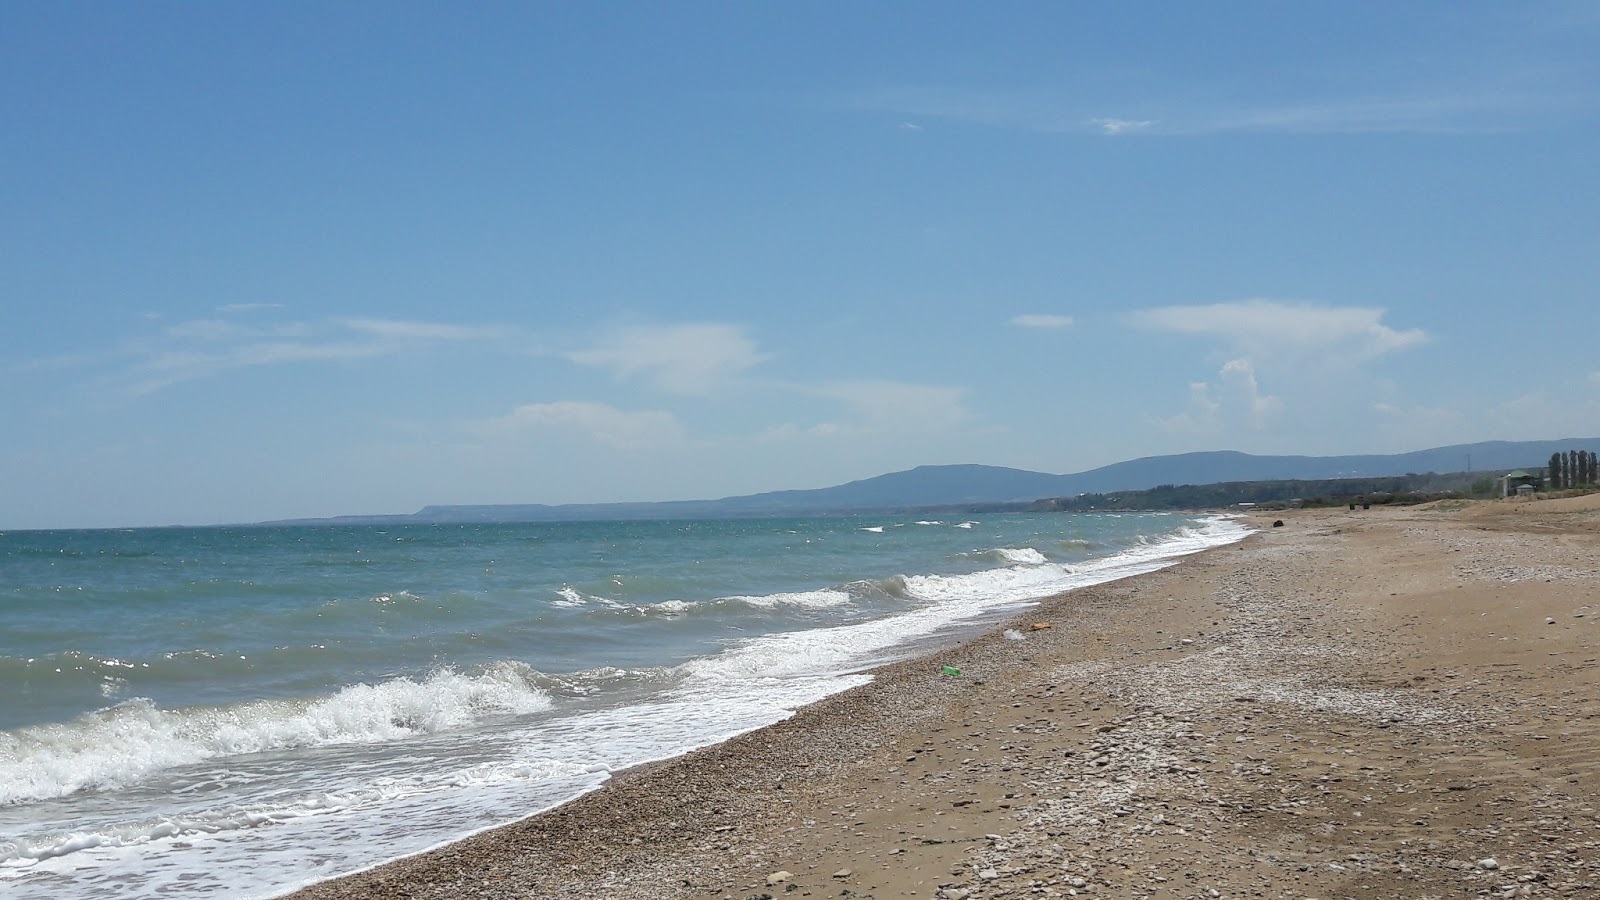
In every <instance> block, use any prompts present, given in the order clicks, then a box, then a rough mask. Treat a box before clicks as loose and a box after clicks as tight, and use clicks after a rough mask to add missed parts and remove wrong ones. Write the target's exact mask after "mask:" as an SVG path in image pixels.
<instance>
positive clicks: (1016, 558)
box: [962, 547, 1050, 566]
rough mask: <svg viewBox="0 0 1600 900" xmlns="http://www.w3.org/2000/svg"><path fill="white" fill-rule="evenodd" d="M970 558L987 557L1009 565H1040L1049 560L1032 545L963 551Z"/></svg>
mask: <svg viewBox="0 0 1600 900" xmlns="http://www.w3.org/2000/svg"><path fill="white" fill-rule="evenodd" d="M962 555H963V556H966V557H968V558H972V559H987V560H993V561H994V562H1001V563H1009V564H1011V565H1026V566H1042V565H1044V564H1045V563H1048V562H1049V561H1050V560H1049V559H1046V558H1045V555H1044V554H1043V553H1040V552H1039V551H1037V550H1035V549H1033V548H1032V547H995V548H993V549H991V550H974V551H972V552H971V553H963V554H962Z"/></svg>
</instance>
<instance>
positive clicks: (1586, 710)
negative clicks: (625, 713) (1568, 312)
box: [295, 497, 1600, 900]
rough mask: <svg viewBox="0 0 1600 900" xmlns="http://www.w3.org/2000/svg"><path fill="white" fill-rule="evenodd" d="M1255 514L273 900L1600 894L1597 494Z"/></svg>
mask: <svg viewBox="0 0 1600 900" xmlns="http://www.w3.org/2000/svg"><path fill="white" fill-rule="evenodd" d="M1273 515H1274V516H1276V517H1280V518H1282V519H1284V520H1285V526H1284V527H1282V528H1272V527H1270V526H1271V520H1270V519H1263V520H1262V521H1260V522H1257V523H1256V525H1257V527H1259V528H1260V529H1261V530H1260V531H1259V532H1258V533H1257V534H1256V535H1254V536H1252V537H1251V538H1249V539H1247V540H1246V541H1245V542H1243V543H1241V544H1236V545H1230V546H1227V547H1222V548H1218V549H1215V550H1211V551H1208V552H1205V553H1203V554H1199V555H1197V556H1195V557H1191V558H1188V559H1186V560H1184V561H1182V562H1181V563H1179V564H1177V565H1175V566H1173V567H1171V568H1168V569H1165V570H1162V571H1159V572H1155V573H1151V574H1147V575H1140V576H1137V577H1134V578H1130V579H1125V580H1123V581H1119V582H1113V583H1110V584H1105V585H1100V586H1097V587H1094V588H1088V589H1085V590H1082V591H1075V592H1072V593H1069V594H1064V595H1060V596H1057V597H1052V598H1048V599H1046V600H1045V601H1043V602H1042V603H1041V604H1040V605H1039V606H1037V607H1035V608H1033V609H1031V610H1029V611H1027V612H1026V613H1024V614H1023V615H1021V616H1018V617H1017V618H1015V619H1014V620H1013V621H1010V622H1007V623H1004V624H1003V625H1001V626H999V627H997V628H996V629H995V630H994V631H992V632H990V633H987V634H985V635H983V636H981V637H979V638H977V639H975V640H972V641H969V642H966V643H964V644H961V645H959V646H955V647H950V648H946V649H943V650H939V651H936V652H934V653H932V654H930V655H927V656H924V657H921V658H918V659H913V660H908V661H905V662H901V663H896V664H893V665H889V666H885V667H882V668H880V669H878V670H876V672H875V674H876V678H875V680H874V681H873V682H872V683H871V684H868V685H866V686H864V687H860V688H857V689H854V690H851V691H848V692H845V693H843V694H839V695H836V696H834V697H831V698H828V699H826V700H824V701H822V702H820V703H817V704H814V705H812V706H809V707H806V708H804V709H802V710H800V711H799V712H798V713H797V714H796V715H795V716H793V717H792V718H790V719H788V720H786V721H784V722H781V723H778V724H776V725H773V726H771V727H768V728H764V729H761V730H759V731H755V732H751V733H749V734H746V735H743V736H741V737H738V738H735V739H733V740H730V741H727V742H725V743H723V744H719V745H717V746H714V747H708V748H705V749H702V750H699V751H695V752H693V753H690V754H687V755H685V756H682V757H679V758H677V759H673V760H669V761H666V762H663V763H658V764H655V765H652V766H647V767H642V768H640V769H635V770H630V771H627V772H623V773H619V774H618V775H617V776H616V777H614V778H613V779H612V781H611V782H610V783H609V784H608V785H607V786H606V787H605V788H603V789H602V790H599V791H597V792H595V793H592V794H589V795H587V796H585V797H582V798H580V799H578V800H576V801H574V802H572V803H569V804H567V805H565V806H563V807H560V808H558V809H556V810H552V811H550V812H548V813H545V814H542V815H538V816H534V817H531V818H529V819H525V820H523V821H520V822H517V823H513V824H511V825H507V826H505V827H502V828H498V829H494V830H491V831H488V832H484V833H482V834H479V835H476V836H474V837H471V838H468V839H466V840H463V841H460V842H457V843H454V844H451V845H448V846H445V847H442V848H439V849H436V850H434V851H431V852H429V853H425V854H422V855H419V856H415V857H411V858H408V859H403V860H399V861H397V862H394V863H390V864H388V865H385V866H381V867H378V868H376V869H373V870H370V871H367V872H363V873H359V874H357V875H353V876H349V877H346V878H342V879H336V880H333V881H329V882H323V883H321V884H317V885H313V886H312V887H310V888H307V889H305V890H303V891H301V892H299V893H298V894H296V895H295V896H296V897H298V898H303V900H322V898H357V897H360V898H373V897H383V898H389V897H416V898H424V897H427V898H463V897H494V898H499V897H522V898H550V900H558V898H559V900H566V898H574V900H576V898H585V900H587V898H639V900H665V898H695V900H712V898H720V900H728V898H734V900H749V898H763V897H770V898H780V897H781V898H790V897H841V898H855V900H887V898H892V897H923V898H945V900H963V898H968V900H977V898H1036V897H1118V898H1124V897H1127V898H1131V897H1151V898H1155V897H1171V898H1190V897H1193V898H1215V897H1263V898H1296V900H1305V898H1322V900H1327V898H1342V897H1353V898H1367V897H1371V898H1379V897H1384V898H1387V897H1415V898H1422V897H1521V896H1544V897H1592V896H1600V812H1597V807H1600V802H1597V801H1600V728H1597V722H1600V679H1597V673H1600V498H1597V497H1587V498H1571V499H1565V500H1545V501H1497V502H1483V503H1475V504H1444V505H1437V504H1436V505H1430V506H1425V507H1414V508H1394V509H1387V508H1374V509H1371V510H1356V511H1348V510H1345V509H1342V508H1341V509H1338V510H1315V511H1312V510H1307V511H1291V512H1284V513H1274V514H1273ZM1037 626H1048V627H1037ZM945 666H953V667H955V668H956V669H959V670H960V674H959V675H954V676H953V675H947V674H944V673H943V672H944V667H945Z"/></svg>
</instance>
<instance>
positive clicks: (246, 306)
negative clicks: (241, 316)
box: [217, 303, 283, 313]
mask: <svg viewBox="0 0 1600 900" xmlns="http://www.w3.org/2000/svg"><path fill="white" fill-rule="evenodd" d="M264 309H283V304H282V303H228V304H225V305H223V306H219V307H217V312H220V313H242V312H256V311H258V310H264Z"/></svg>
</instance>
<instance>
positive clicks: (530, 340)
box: [0, 2, 1600, 528]
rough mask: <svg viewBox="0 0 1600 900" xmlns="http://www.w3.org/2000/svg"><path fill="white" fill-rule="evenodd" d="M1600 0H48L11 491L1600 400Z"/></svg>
mask: <svg viewBox="0 0 1600 900" xmlns="http://www.w3.org/2000/svg"><path fill="white" fill-rule="evenodd" d="M1597 113H1600V7H1597V6H1596V4H1594V3H1530V4H1506V3H1454V2H1452V3H1408V4H1395V3H1370V4H1359V3H1357V4H1351V3H1292V4H1288V3H1259V4H1252V3H1230V4H1205V5H1198V4H1138V3H1127V4H1096V5H1090V4H1065V3H1001V4H984V5H982V7H981V8H980V7H979V6H978V5H975V4H945V3H904V4H899V3H869V4H861V3H816V4H788V5H780V4H762V3H756V4H733V3H726V4H724V3H710V4H707V3H677V4H620V3H618V4H521V3H507V4H477V5H473V6H472V7H471V8H456V7H454V6H453V5H452V6H446V5H444V4H407V3H395V4H360V5H357V4H320V3H319V4H311V3H279V4H265V3H236V4H234V3H230V4H210V3H163V4H138V5H135V4H87V3H86V4H74V3H11V4H6V5H4V6H3V7H0V122H4V123H5V124H4V125H3V126H0V248H3V250H0V377H3V380H0V384H3V385H4V387H3V388H0V421H4V422H5V423H6V427H5V438H6V439H5V440H4V441H0V471H4V472H5V477H4V479H0V527H6V528H28V527H88V526H113V525H141V524H170V523H186V524H205V523H216V522H237V521H255V520H263V519H271V518H281V517H297V516H325V515H337V514H347V513H393V512H410V511H414V510H415V509H417V508H418V507H420V506H423V505H425V504H430V503H499V502H504V503H561V502H594V501H611V500H662V499H684V498H706V497H717V496H725V495H732V494H742V493H751V492H757V491H763V490H775V489H785V488H805V487H821V486H826V485H830V484H836V483H840V482H843V481H848V480H852V479H856V478H862V477H868V476H871V475H875V474H880V473H883V472H887V471H893V470H898V469H905V468H910V467H912V466H916V465H922V464H939V463H962V462H978V463H988V464H994V465H1005V466H1016V467H1021V468H1028V469H1035V470H1041V471H1049V472H1070V471H1079V470H1082V469H1087V468H1092V467H1095V466H1099V465H1103V464H1106V463H1111V462H1115V461H1118V460H1122V459H1127V458H1132V457H1138V456H1148V455H1155V454H1164V453H1174V452H1182V451H1189V450H1205V449H1239V450H1245V451H1249V452H1255V453H1306V454H1335V453H1357V452H1375V453H1383V452H1399V451H1406V450H1413V449H1421V448H1424V447H1429V446H1437V445H1442V444H1450V443H1458V442H1467V441H1476V440H1489V439H1544V438H1557V437H1569V436H1576V437H1587V436H1593V435H1600V352H1597V351H1596V349H1595V348H1596V345H1597V342H1596V337H1595V333H1596V326H1597V324H1600V313H1597V312H1596V307H1597V303H1600V297H1597V292H1596V286H1597V285H1600V204H1597V203H1596V198H1600V166H1597V165H1596V162H1595V161H1596V160H1600V140H1597V137H1600V132H1597V125H1600V117H1597Z"/></svg>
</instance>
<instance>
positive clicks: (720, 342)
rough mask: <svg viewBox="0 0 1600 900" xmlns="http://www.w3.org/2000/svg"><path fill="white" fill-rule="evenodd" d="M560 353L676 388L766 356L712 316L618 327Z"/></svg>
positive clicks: (689, 388) (708, 384)
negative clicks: (684, 321)
mask: <svg viewBox="0 0 1600 900" xmlns="http://www.w3.org/2000/svg"><path fill="white" fill-rule="evenodd" d="M565 356H566V358H567V359H569V360H571V361H572V362H575V363H578V364H579V365H584V366H592V367H594V368H600V369H609V370H610V371H611V372H612V373H613V374H615V375H616V377H618V378H624V379H626V378H634V377H640V378H645V379H648V380H650V381H651V382H653V383H654V384H655V385H656V386H657V387H659V388H661V389H662V390H665V391H670V392H672V393H677V394H703V393H706V392H708V391H711V390H712V389H714V388H716V387H718V386H720V385H722V384H725V383H727V382H728V381H729V380H730V379H732V378H734V377H735V376H738V375H740V374H742V373H744V372H745V371H747V370H749V369H750V368H752V367H754V366H756V365H758V364H759V363H762V362H764V361H766V360H767V359H769V358H770V357H769V356H768V355H767V354H764V353H761V352H759V351H758V350H757V348H756V343H755V341H753V340H751V339H750V338H749V337H748V336H747V335H746V334H745V333H744V329H742V328H740V327H739V326H737V325H728V324H722V323H716V322H704V323H690V324H683V325H657V326H633V327H628V328H623V329H620V330H618V331H615V332H613V333H612V334H610V335H607V336H606V337H605V338H603V339H602V340H601V341H600V342H598V343H597V344H596V345H595V346H593V347H591V348H589V349H586V350H577V351H573V352H570V353H567V354H565Z"/></svg>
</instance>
